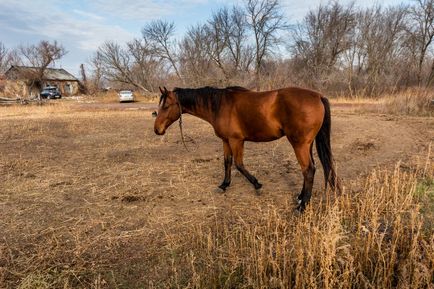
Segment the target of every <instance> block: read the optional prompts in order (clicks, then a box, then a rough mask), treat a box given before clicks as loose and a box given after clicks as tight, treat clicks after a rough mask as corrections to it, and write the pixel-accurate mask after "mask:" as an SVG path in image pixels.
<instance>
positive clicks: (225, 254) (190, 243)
mask: <svg viewBox="0 0 434 289" xmlns="http://www.w3.org/2000/svg"><path fill="white" fill-rule="evenodd" d="M430 168H432V167H430ZM422 175H424V176H425V177H424V179H423V180H421V179H420V177H421V176H422ZM432 180H433V174H432V170H431V169H430V171H427V170H426V168H425V169H423V170H415V171H410V172H404V171H403V170H402V169H401V168H400V166H399V164H398V165H397V166H396V168H395V170H394V171H392V172H390V171H383V170H374V171H373V172H372V173H371V174H370V175H369V177H367V179H366V181H365V185H364V188H363V189H362V190H360V191H357V192H348V191H347V192H345V193H343V194H342V195H341V196H336V197H333V198H328V197H324V198H323V199H322V200H321V201H319V203H314V204H312V205H311V206H309V208H308V209H307V211H306V212H305V213H304V214H303V215H301V216H296V215H294V214H293V212H292V211H291V210H290V209H289V208H292V206H291V205H288V206H286V208H284V209H277V208H276V207H274V206H270V207H269V208H268V209H266V210H264V211H261V210H258V209H256V210H255V213H254V214H251V215H248V216H246V215H242V214H241V213H240V212H236V211H225V212H219V213H218V214H216V215H215V218H214V219H213V222H212V223H204V224H200V225H192V226H189V227H185V228H183V231H181V232H177V235H171V234H169V235H168V236H166V240H167V241H168V246H167V250H168V252H167V255H168V257H169V258H170V260H171V271H172V274H171V279H170V280H167V283H165V285H164V286H167V287H172V288H289V287H291V288H292V287H295V288H431V287H430V286H432V282H433V281H434V279H433V275H432V272H433V270H434V259H433V256H434V233H433V230H432V226H431V227H426V226H424V215H422V214H421V213H420V212H421V207H424V203H425V202H426V201H427V200H428V199H429V198H431V201H430V202H432V195H433V194H434V192H433V188H432ZM427 181H428V182H430V185H429V186H427V187H424V189H421V187H420V185H419V184H420V183H421V182H427ZM428 203H429V202H428ZM429 214H433V212H432V211H431V212H429ZM252 215H253V216H252ZM423 228H425V229H423Z"/></svg>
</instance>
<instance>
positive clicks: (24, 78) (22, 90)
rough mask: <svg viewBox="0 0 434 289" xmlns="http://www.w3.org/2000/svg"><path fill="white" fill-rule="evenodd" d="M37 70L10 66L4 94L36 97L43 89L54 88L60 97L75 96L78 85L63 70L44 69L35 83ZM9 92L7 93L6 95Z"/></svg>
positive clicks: (76, 81) (35, 68)
mask: <svg viewBox="0 0 434 289" xmlns="http://www.w3.org/2000/svg"><path fill="white" fill-rule="evenodd" d="M39 71H40V70H39V68H37V67H28V66H11V67H10V68H9V69H8V71H6V72H5V74H4V77H5V79H6V85H5V87H4V94H5V95H6V94H11V95H10V96H37V95H39V93H40V92H41V90H42V89H43V88H44V87H47V86H55V87H57V88H58V89H59V90H60V92H61V93H62V95H64V96H68V95H76V94H77V93H78V92H79V88H80V83H79V80H78V79H77V78H75V77H74V76H73V75H72V74H70V73H69V72H67V71H66V70H65V69H63V68H46V69H45V71H44V76H43V78H42V81H35V79H38V78H39V77H36V76H37V75H38V73H39ZM8 92H9V93H8Z"/></svg>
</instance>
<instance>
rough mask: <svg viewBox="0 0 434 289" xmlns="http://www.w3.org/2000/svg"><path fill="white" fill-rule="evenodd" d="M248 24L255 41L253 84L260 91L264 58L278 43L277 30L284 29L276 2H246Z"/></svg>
mask: <svg viewBox="0 0 434 289" xmlns="http://www.w3.org/2000/svg"><path fill="white" fill-rule="evenodd" d="M245 4H246V5H245V6H246V13H247V18H248V24H249V26H250V28H251V30H252V31H253V36H254V39H255V45H254V47H255V82H256V89H257V90H258V91H259V90H260V86H261V83H260V80H261V79H260V73H261V71H260V70H261V66H262V64H263V60H264V57H265V56H267V55H268V54H269V53H270V52H271V51H272V50H273V49H274V47H275V45H276V44H277V43H278V35H277V33H278V32H279V30H283V29H284V28H285V27H286V23H285V20H284V17H283V14H282V13H281V12H280V11H281V9H280V5H279V2H278V0H246V3H245Z"/></svg>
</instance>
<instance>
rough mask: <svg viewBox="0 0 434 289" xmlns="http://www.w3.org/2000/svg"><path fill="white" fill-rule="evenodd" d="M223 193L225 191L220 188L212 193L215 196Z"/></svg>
mask: <svg viewBox="0 0 434 289" xmlns="http://www.w3.org/2000/svg"><path fill="white" fill-rule="evenodd" d="M224 192H226V190H225V189H223V188H220V187H217V188H215V189H214V193H216V194H223V193H224Z"/></svg>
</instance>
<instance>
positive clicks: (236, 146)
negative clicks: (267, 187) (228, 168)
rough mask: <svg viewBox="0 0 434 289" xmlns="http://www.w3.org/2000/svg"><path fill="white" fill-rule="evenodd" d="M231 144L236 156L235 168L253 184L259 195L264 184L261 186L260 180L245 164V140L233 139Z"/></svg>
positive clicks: (230, 141)
mask: <svg viewBox="0 0 434 289" xmlns="http://www.w3.org/2000/svg"><path fill="white" fill-rule="evenodd" d="M229 144H230V147H231V150H232V152H233V154H234V160H235V166H236V167H237V169H238V171H239V172H240V173H242V174H243V175H244V176H245V177H246V178H247V179H248V180H249V182H251V183H252V185H253V186H254V187H255V189H256V190H257V193H258V194H259V189H260V188H262V184H260V183H259V182H258V180H257V179H256V178H255V177H254V176H253V175H252V174H250V173H249V172H248V171H247V170H246V168H245V167H244V164H243V153H244V140H238V139H231V140H229Z"/></svg>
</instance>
